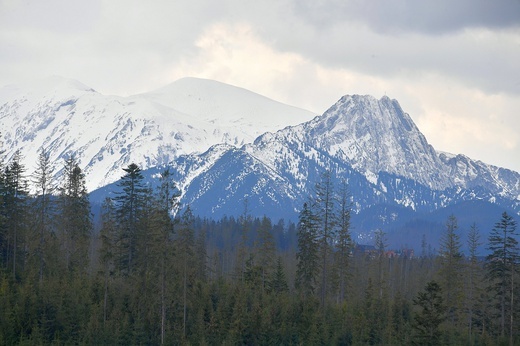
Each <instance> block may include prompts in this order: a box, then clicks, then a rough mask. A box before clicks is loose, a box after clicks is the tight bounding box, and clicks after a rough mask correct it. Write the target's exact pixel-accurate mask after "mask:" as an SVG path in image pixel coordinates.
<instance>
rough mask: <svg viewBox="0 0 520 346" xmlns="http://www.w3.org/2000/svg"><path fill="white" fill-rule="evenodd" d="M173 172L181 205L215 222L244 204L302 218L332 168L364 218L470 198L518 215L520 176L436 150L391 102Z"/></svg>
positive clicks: (331, 116) (356, 107)
mask: <svg viewBox="0 0 520 346" xmlns="http://www.w3.org/2000/svg"><path fill="white" fill-rule="evenodd" d="M171 167H173V169H174V172H175V176H176V177H177V179H178V181H179V185H180V187H181V189H182V190H183V191H184V196H183V202H184V203H185V204H190V205H191V207H192V209H194V210H196V211H198V212H199V213H201V214H202V215H204V216H208V217H210V216H214V217H220V216H223V215H239V214H240V210H242V206H243V204H244V200H245V199H246V198H247V200H248V204H249V209H250V210H251V212H252V213H253V214H254V215H257V216H261V215H262V214H267V215H271V216H272V217H284V216H285V217H286V218H295V217H296V215H297V211H298V210H299V208H301V205H302V204H303V202H304V201H305V200H306V198H307V197H309V196H312V194H313V188H314V185H315V183H316V182H318V181H319V175H320V173H321V172H323V171H324V170H325V169H328V170H330V171H331V172H332V173H333V175H334V176H335V177H337V178H338V179H342V178H344V179H346V180H347V181H348V182H349V185H350V189H351V190H352V194H353V195H354V202H355V209H356V211H358V212H361V211H362V210H364V209H366V208H370V207H373V206H376V205H383V204H384V205H389V206H392V205H393V206H397V207H405V208H408V209H410V210H412V211H417V212H432V211H434V210H437V209H439V208H444V207H447V206H450V205H454V204H456V203H460V202H463V201H469V200H482V201H488V202H490V203H494V204H497V205H500V206H503V207H504V208H507V209H511V210H514V211H515V212H516V213H518V212H519V211H520V200H519V195H520V175H519V174H518V173H516V172H513V171H511V170H507V169H504V168H499V167H495V166H491V165H487V164H484V163H482V162H479V161H473V160H471V159H469V158H467V157H465V156H463V155H449V154H446V153H437V152H435V150H434V149H433V148H432V146H431V145H429V144H428V142H427V141H426V139H425V138H424V136H423V135H422V134H421V133H420V131H419V130H418V129H417V127H416V126H415V124H414V123H413V121H412V120H411V118H410V117H409V115H408V114H406V113H404V112H403V111H402V109H401V107H400V106H399V104H398V102H397V101H395V100H390V99H389V98H387V97H383V98H382V99H381V100H376V99H375V98H373V97H371V96H358V95H354V96H345V97H343V98H341V99H340V100H339V101H338V102H337V103H336V104H335V105H334V106H332V107H331V108H330V109H329V110H328V111H326V112H325V113H324V114H323V115H322V116H320V117H316V118H314V119H312V120H310V121H308V122H305V123H302V124H300V125H296V126H290V127H286V128H284V129H281V130H279V131H277V132H275V133H270V132H268V133H265V134H263V135H261V136H259V137H258V138H257V139H256V140H255V141H254V142H253V143H248V144H246V145H244V146H242V147H226V146H215V147H212V148H210V149H209V150H208V151H207V152H205V153H202V154H195V155H186V156H182V157H180V158H179V159H177V160H174V161H173V162H172V164H171ZM382 217H383V216H382Z"/></svg>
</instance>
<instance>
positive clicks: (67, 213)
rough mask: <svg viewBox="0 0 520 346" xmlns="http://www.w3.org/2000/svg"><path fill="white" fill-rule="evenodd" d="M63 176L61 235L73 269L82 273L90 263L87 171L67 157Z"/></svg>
mask: <svg viewBox="0 0 520 346" xmlns="http://www.w3.org/2000/svg"><path fill="white" fill-rule="evenodd" d="M63 169H64V178H63V179H64V180H63V182H62V184H61V186H60V187H59V196H58V214H59V216H58V217H59V224H58V229H59V237H60V239H61V244H62V246H63V251H64V253H65V266H66V268H67V269H68V270H69V271H70V272H78V273H82V272H84V271H85V270H87V267H88V264H89V248H90V240H91V233H92V228H93V224H92V214H91V211H90V201H89V199H88V193H87V188H86V182H85V174H84V173H83V171H82V170H81V168H80V167H79V165H78V162H77V160H76V158H75V157H74V156H70V157H69V158H68V159H66V160H65V164H64V168H63Z"/></svg>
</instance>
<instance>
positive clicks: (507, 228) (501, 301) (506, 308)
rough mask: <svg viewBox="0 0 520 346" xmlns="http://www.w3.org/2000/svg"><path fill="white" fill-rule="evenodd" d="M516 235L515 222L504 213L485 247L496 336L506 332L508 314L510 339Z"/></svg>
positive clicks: (517, 250) (516, 255) (516, 258)
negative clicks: (493, 298) (495, 307)
mask: <svg viewBox="0 0 520 346" xmlns="http://www.w3.org/2000/svg"><path fill="white" fill-rule="evenodd" d="M516 236H517V233H516V221H515V220H514V219H513V217H512V216H510V215H508V214H507V213H506V212H504V213H503V214H502V218H501V219H500V221H499V222H497V223H496V224H495V227H494V228H493V230H492V231H491V233H490V235H489V239H488V250H489V251H490V252H491V253H490V254H489V255H488V256H487V257H486V268H487V279H488V280H489V284H490V289H491V290H492V291H493V292H494V294H495V297H496V300H497V305H498V316H497V317H498V319H499V330H500V335H501V336H502V337H503V336H505V335H506V323H507V322H506V319H507V316H509V327H510V328H509V329H510V331H509V335H510V338H512V329H513V316H514V304H513V297H514V295H513V292H514V276H515V273H516V271H517V261H518V258H519V257H518V256H519V249H518V241H517V240H516Z"/></svg>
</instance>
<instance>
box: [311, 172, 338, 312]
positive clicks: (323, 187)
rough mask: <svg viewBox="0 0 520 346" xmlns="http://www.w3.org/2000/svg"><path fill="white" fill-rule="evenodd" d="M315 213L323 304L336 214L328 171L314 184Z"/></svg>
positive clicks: (335, 225) (330, 177) (327, 287)
mask: <svg viewBox="0 0 520 346" xmlns="http://www.w3.org/2000/svg"><path fill="white" fill-rule="evenodd" d="M315 189H316V203H314V205H313V207H314V208H315V210H316V211H315V214H316V216H317V217H318V220H319V228H318V232H319V238H320V257H321V258H320V259H321V285H320V301H321V305H322V306H325V298H326V296H327V293H328V291H329V275H330V273H329V267H330V262H331V258H330V255H331V253H332V245H333V241H334V239H335V236H336V227H337V223H338V222H337V221H338V220H337V214H336V210H335V206H334V202H335V199H336V196H335V194H334V185H333V182H332V175H331V173H330V171H328V170H327V171H325V172H323V173H322V174H321V180H320V182H319V183H317V184H316V188H315Z"/></svg>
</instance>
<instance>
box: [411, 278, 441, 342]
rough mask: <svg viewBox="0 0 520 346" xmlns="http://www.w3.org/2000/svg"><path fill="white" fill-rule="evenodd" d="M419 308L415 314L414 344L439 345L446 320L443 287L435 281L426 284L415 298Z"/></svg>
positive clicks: (414, 303)
mask: <svg viewBox="0 0 520 346" xmlns="http://www.w3.org/2000/svg"><path fill="white" fill-rule="evenodd" d="M413 305H415V306H417V307H418V308H419V311H418V312H417V313H416V314H415V316H414V324H413V327H414V329H415V330H416V335H415V340H414V344H416V345H431V346H435V345H439V344H440V340H441V330H440V325H441V324H442V323H443V322H444V321H445V320H446V315H445V311H446V307H445V305H444V301H443V299H442V289H441V287H440V286H439V284H438V283H437V282H435V281H430V282H428V283H427V284H426V287H425V289H424V291H422V292H419V293H418V294H417V297H416V298H415V299H414V300H413Z"/></svg>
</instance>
